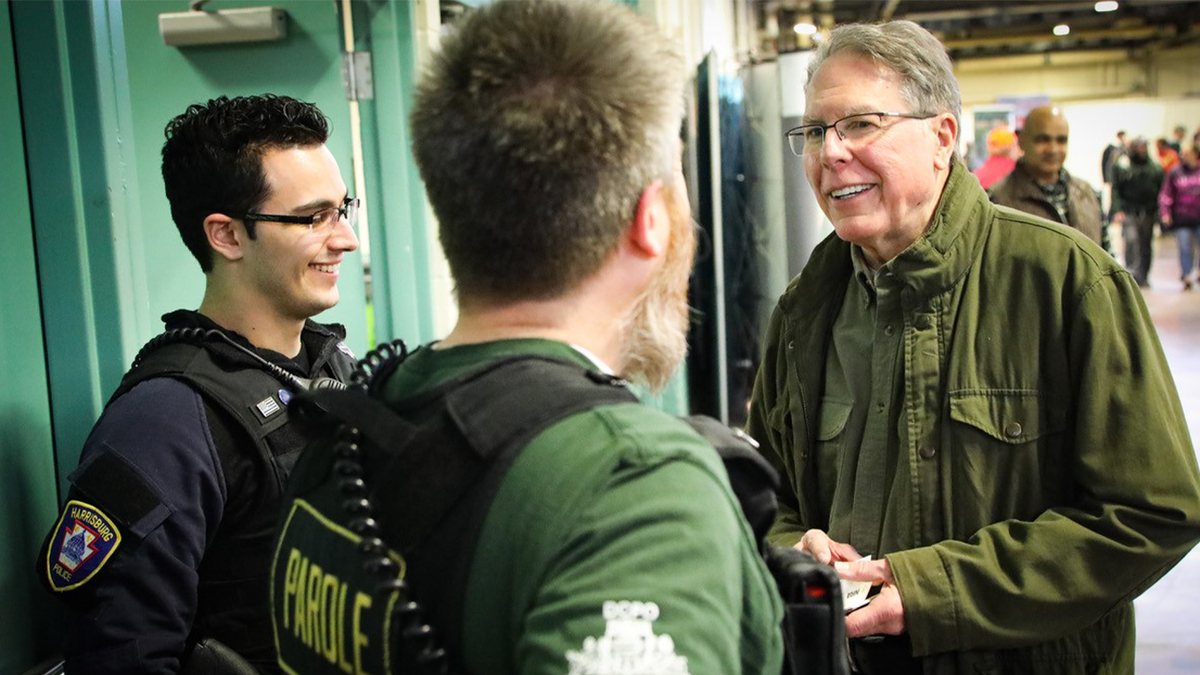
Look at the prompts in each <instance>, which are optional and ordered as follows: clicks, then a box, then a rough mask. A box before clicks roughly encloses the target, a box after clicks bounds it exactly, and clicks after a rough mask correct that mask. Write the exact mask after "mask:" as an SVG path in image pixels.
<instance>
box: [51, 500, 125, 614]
mask: <svg viewBox="0 0 1200 675" xmlns="http://www.w3.org/2000/svg"><path fill="white" fill-rule="evenodd" d="M120 545H121V531H120V530H119V529H117V524H116V523H115V522H113V519H112V518H109V517H108V516H106V515H105V514H104V512H103V511H101V510H100V509H98V508H96V507H94V506H92V505H91V504H85V503H83V502H81V501H77V500H74V499H72V500H71V501H69V502H67V504H66V506H64V507H63V513H62V517H61V518H59V519H58V525H56V526H55V527H54V534H53V536H52V537H51V539H50V546H49V548H48V550H47V551H46V576H47V578H48V579H49V581H50V588H51V590H53V591H55V592H58V593H61V592H64V591H69V590H71V589H74V588H79V587H80V586H82V585H83V584H85V583H87V582H88V581H89V580H91V579H92V577H94V576H96V573H97V572H99V571H100V568H101V567H104V563H106V562H108V559H109V558H111V557H112V554H113V552H115V551H116V550H117V547H118V546H120Z"/></svg>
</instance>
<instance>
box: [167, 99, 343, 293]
mask: <svg viewBox="0 0 1200 675" xmlns="http://www.w3.org/2000/svg"><path fill="white" fill-rule="evenodd" d="M165 135H166V137H167V142H166V143H165V144H163V149H162V156H163V163H162V174H163V183H164V184H166V188H167V200H168V201H170V202H171V217H172V218H173V219H174V220H175V227H177V228H179V234H180V236H182V237H183V243H184V244H185V245H186V246H187V247H188V250H189V251H191V252H192V255H194V256H195V257H196V260H197V261H199V263H200V269H202V270H204V271H205V272H209V271H211V270H212V248H211V247H209V245H208V238H207V237H206V236H205V234H204V219H205V218H207V217H208V216H209V215H211V214H213V213H224V214H226V215H230V216H233V215H234V214H241V213H246V212H248V211H253V210H254V209H255V208H256V207H257V206H258V205H259V204H261V203H262V202H263V201H264V200H266V198H267V192H268V187H267V181H266V176H264V175H263V170H262V155H263V153H264V152H265V151H266V150H269V149H272V148H289V147H296V146H300V147H307V146H313V145H320V144H322V143H324V142H325V141H326V139H328V138H329V121H328V120H327V119H326V118H325V115H324V114H322V113H321V111H320V110H319V109H317V107H316V106H315V105H313V104H311V103H305V102H303V101H297V100H296V99H294V98H290V97H287V96H276V95H274V94H263V95H261V96H239V97H236V98H232V99H231V98H226V97H225V96H221V97H220V98H215V99H212V100H210V101H209V102H208V103H204V104H200V103H197V104H194V105H191V106H188V109H187V111H186V112H184V113H183V114H182V115H180V116H178V117H176V118H175V119H173V120H171V121H170V123H168V124H167V128H166V131H165ZM246 232H247V234H248V235H249V236H250V238H251V239H253V238H254V225H253V223H251V222H249V221H248V222H246Z"/></svg>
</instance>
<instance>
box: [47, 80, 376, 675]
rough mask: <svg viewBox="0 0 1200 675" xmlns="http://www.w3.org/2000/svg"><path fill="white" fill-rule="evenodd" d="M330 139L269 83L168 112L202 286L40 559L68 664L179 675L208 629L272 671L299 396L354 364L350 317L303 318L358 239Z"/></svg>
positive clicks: (173, 170)
mask: <svg viewBox="0 0 1200 675" xmlns="http://www.w3.org/2000/svg"><path fill="white" fill-rule="evenodd" d="M328 135H329V129H328V123H327V121H326V119H325V117H324V115H322V113H321V111H320V110H318V109H317V108H316V106H313V105H311V104H308V103H303V102H301V101H297V100H294V99H291V98H287V97H284V96H272V95H264V96H251V97H245V98H234V99H227V98H225V97H221V98H218V99H215V100H212V101H209V102H208V103H206V104H203V105H193V106H191V107H189V108H188V110H187V111H186V112H185V113H184V114H182V115H180V116H179V117H177V118H175V119H174V120H172V121H171V123H170V124H168V125H167V129H166V137H167V141H166V144H165V145H164V146H163V180H164V182H165V183H166V191H167V198H168V199H169V200H170V202H171V213H172V216H173V217H174V220H175V224H176V226H177V227H178V228H179V232H180V234H181V235H182V237H183V241H184V243H185V244H186V245H187V247H188V249H189V250H190V251H191V252H192V254H193V255H194V256H195V257H196V259H197V260H198V261H199V263H200V267H201V269H203V270H204V273H205V277H206V284H205V293H204V299H203V302H201V304H200V308H199V310H198V311H187V310H179V311H176V312H172V313H170V314H167V315H166V316H164V317H163V320H164V321H165V322H166V327H167V333H166V334H165V337H160V338H156V340H155V341H152V342H151V343H150V344H148V345H147V346H146V347H145V348H143V351H142V353H141V354H140V355H139V357H138V359H137V360H136V361H135V365H134V367H133V369H132V370H130V372H129V373H128V374H126V376H125V379H124V380H123V381H122V383H121V386H120V387H119V388H118V390H117V392H116V393H115V394H114V395H113V398H112V399H111V400H110V402H109V405H108V406H107V408H106V409H105V411H104V415H103V416H102V417H101V418H100V421H99V422H97V423H96V426H95V428H94V429H93V430H92V433H91V435H90V436H89V438H88V441H87V444H86V445H85V446H84V449H83V453H82V455H81V457H80V463H79V468H78V469H76V470H75V472H74V473H72V474H71V484H72V486H71V490H70V494H69V495H68V501H67V503H66V505H65V506H64V507H63V511H62V514H61V516H60V517H59V519H58V521H57V522H56V523H55V524H54V528H53V529H52V530H51V531H50V534H49V536H48V537H47V543H46V546H45V548H44V549H43V552H42V554H41V556H40V559H39V560H38V570H37V571H38V574H39V576H40V577H41V579H42V581H43V582H44V583H45V584H46V585H47V586H48V587H49V588H50V590H51V591H53V592H54V593H55V594H56V595H58V596H59V597H61V598H62V600H63V601H64V603H65V605H66V628H65V635H66V646H65V652H66V659H67V671H68V672H70V673H72V674H73V675H80V674H83V673H123V674H129V673H173V672H176V671H177V670H178V669H179V668H180V666H181V663H183V662H185V661H186V660H187V659H188V657H189V654H190V652H191V650H192V649H193V648H194V646H195V644H196V643H197V642H198V641H200V640H202V639H205V638H213V639H215V640H218V641H220V642H221V643H224V644H226V645H228V646H230V647H232V648H233V649H234V650H236V651H237V652H238V653H240V654H241V655H242V656H244V657H245V658H246V659H248V660H250V661H251V662H252V663H254V664H255V665H256V666H257V667H259V668H261V669H264V670H272V671H274V670H275V669H276V666H275V660H276V659H275V649H274V644H273V642H272V640H271V634H270V623H269V618H268V615H267V600H266V598H267V585H266V578H267V565H268V556H269V553H270V543H271V534H272V530H273V528H274V525H275V522H276V519H277V517H278V513H279V509H280V498H281V494H282V489H283V485H284V482H285V480H286V479H287V476H288V473H289V471H290V470H291V467H292V466H293V464H294V463H295V459H296V456H297V454H298V453H299V450H300V448H301V445H302V439H301V437H300V436H299V435H298V434H297V433H296V432H295V431H294V430H293V429H292V428H291V427H290V426H289V425H288V412H287V404H288V401H289V400H290V398H291V396H292V394H293V393H295V391H296V390H298V389H301V388H303V387H304V386H305V381H307V380H310V379H313V378H318V377H326V378H337V379H344V378H345V377H346V376H347V375H348V374H349V371H350V369H351V367H352V365H353V359H352V358H351V356H350V354H349V350H348V349H347V348H346V346H345V345H344V344H343V343H342V339H343V338H344V337H345V331H344V329H343V328H342V327H341V326H338V325H323V324H319V323H315V322H313V321H311V320H309V317H311V316H313V315H315V314H317V313H319V312H321V311H323V310H325V309H328V308H330V307H333V306H334V305H335V304H336V303H337V301H338V289H337V280H338V269H339V266H340V265H341V264H342V262H343V260H344V258H345V256H346V254H347V253H350V252H352V251H354V250H355V249H356V248H357V247H358V240H357V238H356V237H355V234H354V229H353V228H354V221H355V216H356V213H357V206H358V204H357V200H354V199H347V194H346V186H345V183H344V182H343V181H342V177H341V174H340V171H339V169H338V165H337V162H336V161H335V160H334V158H333V155H332V154H330V152H329V149H328V148H326V147H325V140H326V138H327V137H328ZM297 378H303V379H302V380H297Z"/></svg>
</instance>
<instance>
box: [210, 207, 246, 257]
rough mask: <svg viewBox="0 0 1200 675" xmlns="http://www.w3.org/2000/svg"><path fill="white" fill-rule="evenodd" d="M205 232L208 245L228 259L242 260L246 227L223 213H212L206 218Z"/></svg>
mask: <svg viewBox="0 0 1200 675" xmlns="http://www.w3.org/2000/svg"><path fill="white" fill-rule="evenodd" d="M204 234H205V236H207V237H208V245H209V246H211V247H212V249H213V251H216V253H217V255H220V256H221V257H223V258H225V259H226V260H241V259H242V256H243V255H245V252H244V251H243V250H242V246H243V243H244V238H245V235H246V229H245V228H244V227H241V226H239V225H238V222H237V221H235V220H234V219H233V218H230V217H229V216H227V215H225V214H223V213H210V214H209V215H208V217H207V218H205V219H204Z"/></svg>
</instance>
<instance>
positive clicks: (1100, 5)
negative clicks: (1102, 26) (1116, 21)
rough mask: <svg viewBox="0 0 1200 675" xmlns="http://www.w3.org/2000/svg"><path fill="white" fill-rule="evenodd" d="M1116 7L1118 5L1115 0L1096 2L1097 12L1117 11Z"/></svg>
mask: <svg viewBox="0 0 1200 675" xmlns="http://www.w3.org/2000/svg"><path fill="white" fill-rule="evenodd" d="M1117 7H1120V5H1118V4H1117V0H1102V1H1101V2H1097V3H1096V11H1097V12H1115V11H1117Z"/></svg>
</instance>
